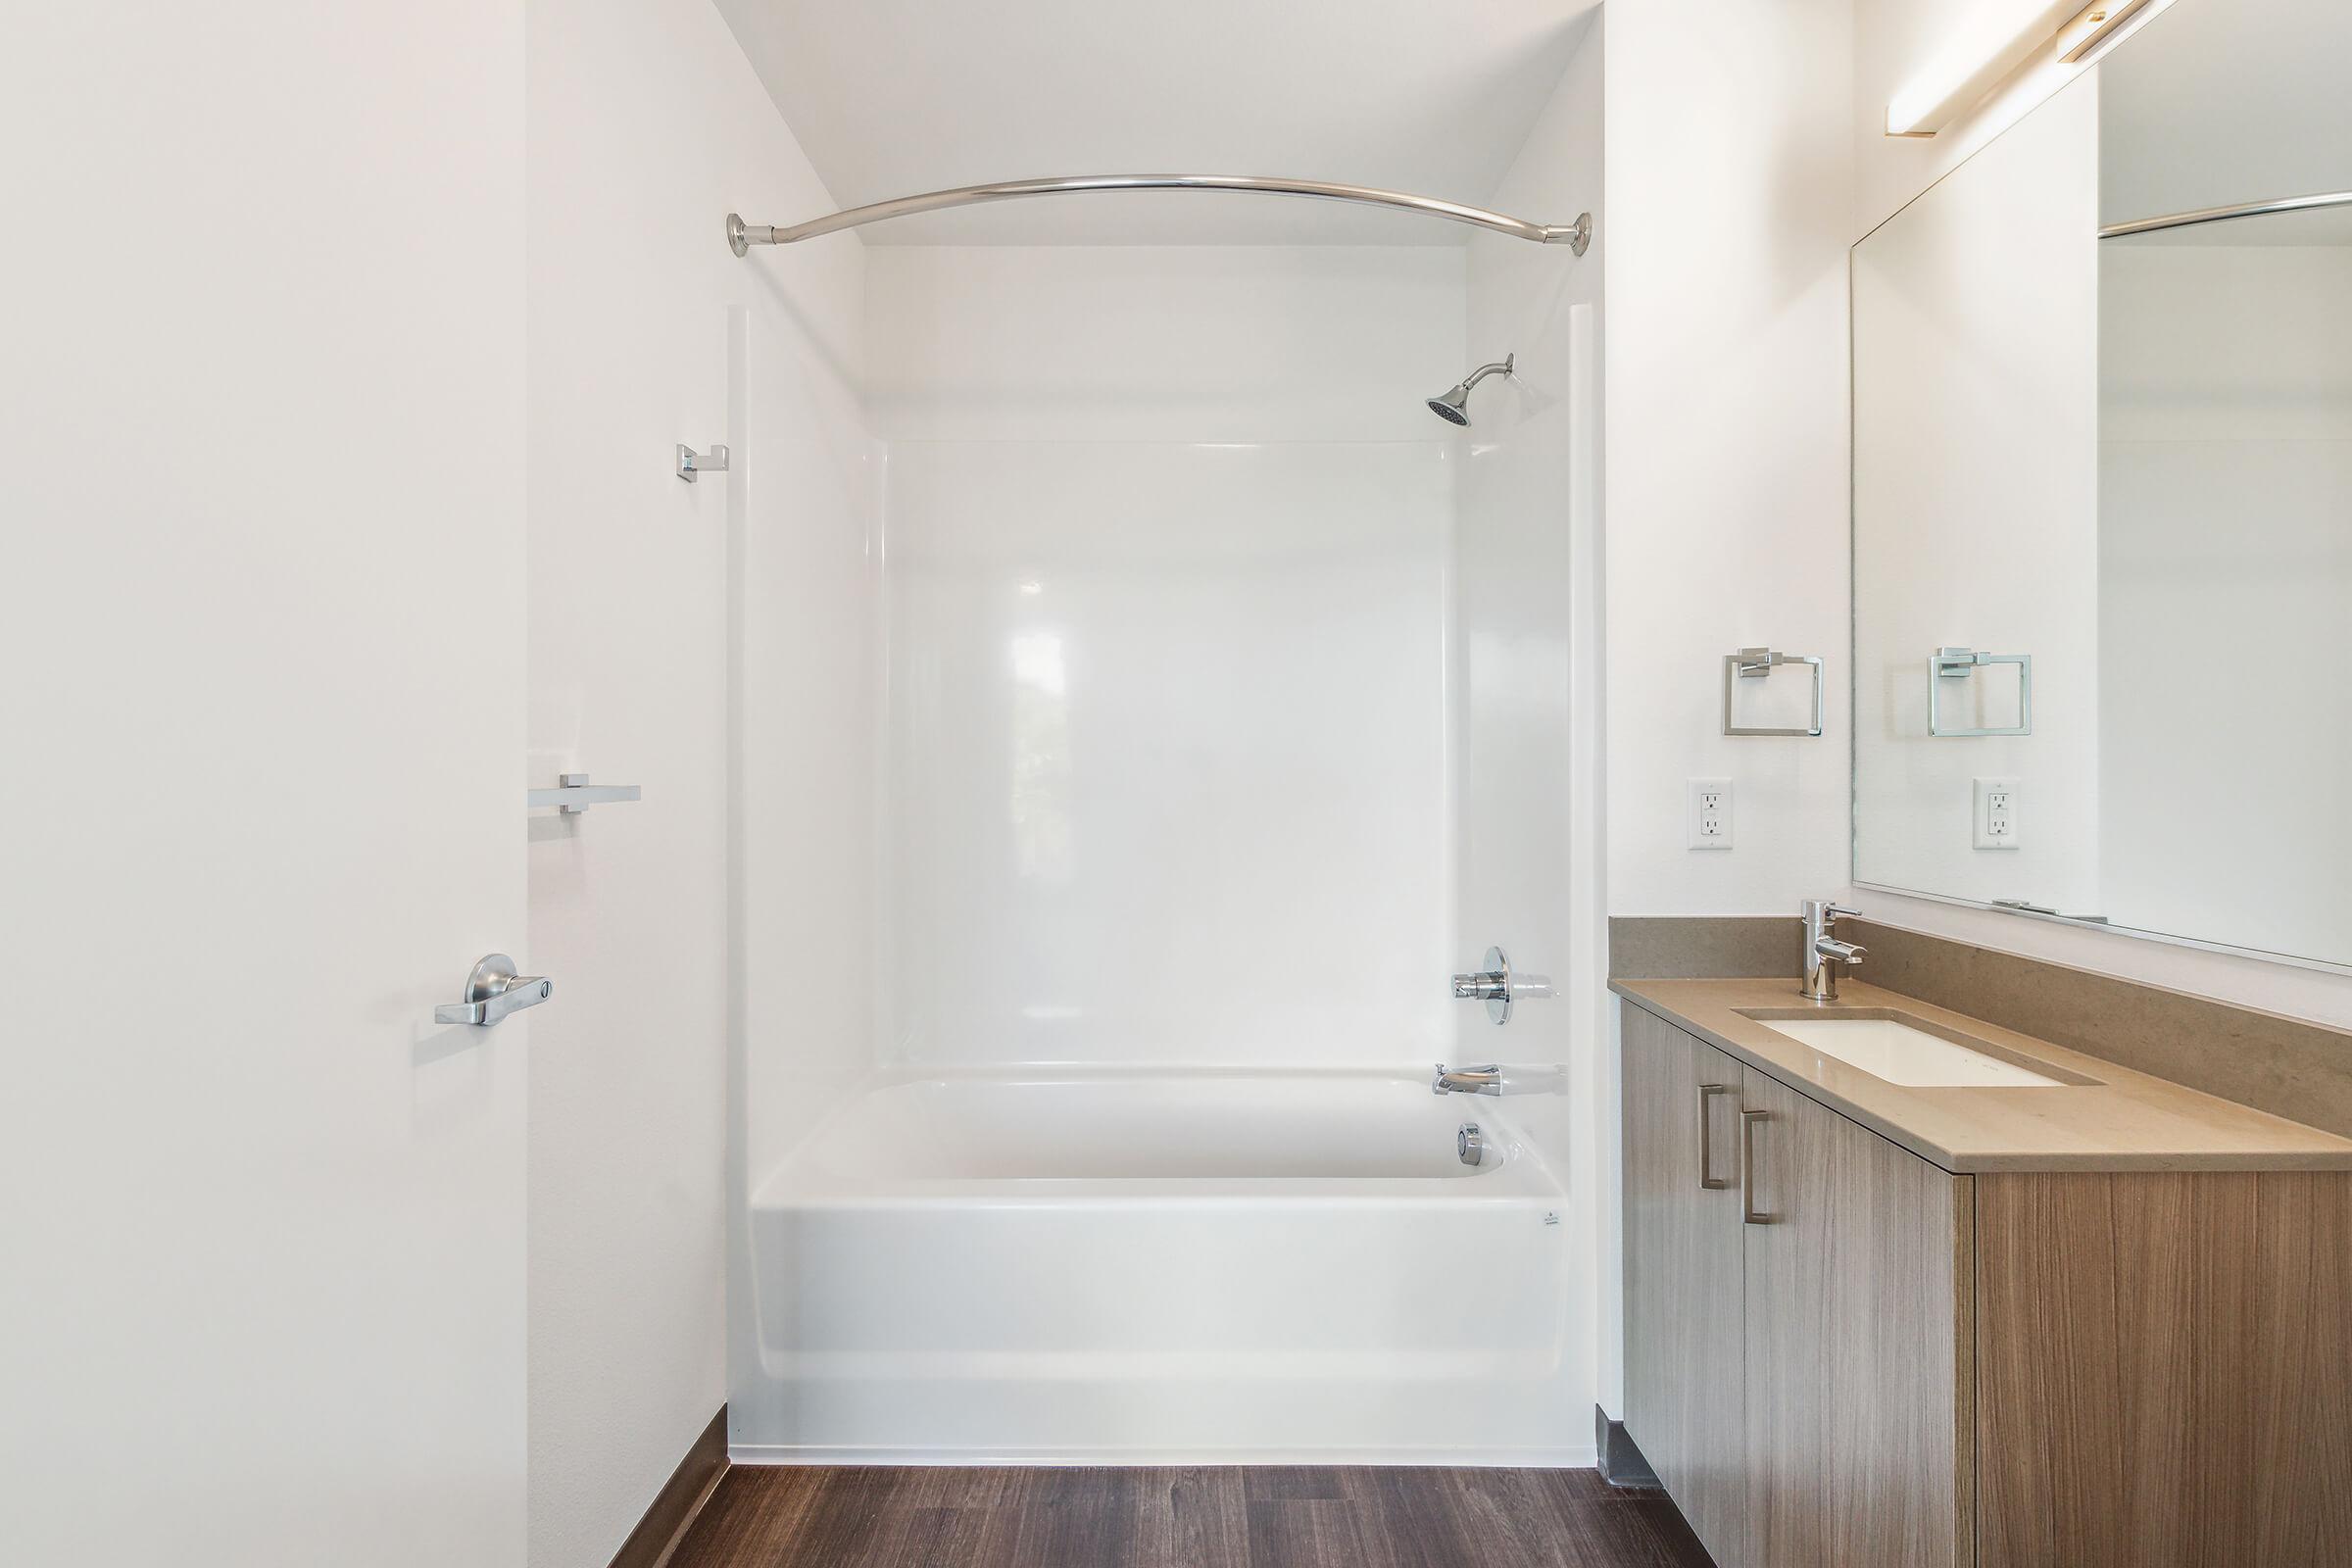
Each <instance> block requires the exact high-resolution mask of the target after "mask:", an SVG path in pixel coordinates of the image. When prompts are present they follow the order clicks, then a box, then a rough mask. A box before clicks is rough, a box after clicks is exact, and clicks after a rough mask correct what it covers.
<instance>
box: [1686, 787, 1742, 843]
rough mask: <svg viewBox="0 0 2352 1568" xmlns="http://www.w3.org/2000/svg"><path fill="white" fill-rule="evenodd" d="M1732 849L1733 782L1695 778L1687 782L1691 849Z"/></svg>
mask: <svg viewBox="0 0 2352 1568" xmlns="http://www.w3.org/2000/svg"><path fill="white" fill-rule="evenodd" d="M1731 847H1732V781H1731V780H1730V779H1728V778H1694V779H1692V780H1691V848H1692V849H1694V850H1728V849H1730V848H1731Z"/></svg>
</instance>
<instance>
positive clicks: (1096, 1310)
mask: <svg viewBox="0 0 2352 1568" xmlns="http://www.w3.org/2000/svg"><path fill="white" fill-rule="evenodd" d="M1527 1103H1530V1102H1528V1101H1522V1100H1519V1099H1515V1098H1506V1099H1492V1098H1485V1097H1473V1096H1466V1095H1448V1096H1446V1097H1444V1098H1443V1099H1441V1098H1439V1097H1438V1096H1435V1095H1432V1094H1431V1093H1430V1090H1429V1081H1428V1072H1427V1069H1422V1070H1420V1071H1419V1072H1418V1073H1410V1074H1408V1073H1405V1072H1403V1071H1397V1072H1346V1071H1323V1072H1317V1071H1282V1072H1242V1071H1224V1070H1185V1071H1160V1072H1148V1073H1147V1072H1128V1073H1107V1072H1103V1071H1099V1070H1095V1069H1087V1070H1084V1071H1063V1070H1059V1069H1024V1070H1021V1071H1018V1072H1005V1073H991V1074H972V1075H956V1076H947V1077H939V1076H933V1077H923V1078H918V1079H910V1080H906V1081H900V1082H894V1083H887V1084H882V1085H878V1086H877V1087H875V1088H873V1089H872V1090H871V1091H870V1092H868V1093H866V1094H864V1095H862V1096H860V1097H858V1099H855V1100H853V1101H850V1102H848V1103H845V1104H843V1105H842V1106H840V1107H839V1108H838V1109H837V1110H836V1111H835V1112H834V1113H833V1114H832V1115H831V1116H830V1117H828V1118H827V1120H826V1121H825V1122H824V1123H823V1124H822V1126H821V1127H820V1128H819V1129H818V1131H817V1132H816V1133H815V1134H814V1135H812V1136H811V1137H810V1138H809V1141H808V1142H807V1143H806V1144H804V1145H803V1146H802V1147H801V1148H800V1149H799V1150H798V1151H796V1152H794V1153H793V1155H792V1156H791V1157H790V1158H789V1159H788V1160H787V1161H786V1162H785V1163H784V1164H783V1166H782V1167H781V1168H780V1169H778V1170H776V1171H775V1172H774V1173H773V1174H772V1175H771V1176H770V1177H769V1179H768V1180H767V1181H765V1182H764V1183H762V1184H761V1186H760V1189H759V1191H758V1192H757V1193H756V1194H755V1196H754V1198H753V1201H752V1205H751V1229H752V1238H751V1243H752V1296H753V1299H754V1302H755V1317H756V1321H757V1329H758V1347H759V1348H758V1355H759V1362H760V1374H761V1375H760V1377H759V1378H758V1379H756V1380H755V1382H756V1384H757V1386H756V1387H754V1388H752V1389H748V1390H747V1389H745V1388H744V1387H743V1386H742V1382H741V1380H740V1379H739V1380H738V1385H737V1390H736V1395H737V1403H736V1408H735V1411H734V1415H733V1420H734V1434H733V1436H734V1452H735V1457H736V1458H737V1459H739V1460H745V1461H750V1462H758V1461H761V1460H767V1461H789V1460H811V1461H840V1460H884V1459H889V1460H900V1461H921V1460H943V1461H952V1460H998V1461H1006V1460H1037V1461H1046V1460H1066V1461H1073V1462H1085V1461H1092V1462H1110V1463H1118V1462H1134V1463H1171V1462H1204V1461H1208V1460H1222V1461H1228V1462H1249V1461H1307V1460H1315V1461H1326V1462H1331V1461H1341V1460H1355V1461H1361V1462H1384V1461H1385V1462H1397V1463H1416V1462H1434V1461H1439V1460H1443V1461H1444V1462H1446V1463H1454V1464H1460V1463H1477V1462H1488V1463H1496V1464H1545V1463H1562V1462H1567V1460H1568V1457H1569V1456H1570V1455H1571V1454H1573V1453H1575V1452H1577V1451H1578V1450H1580V1448H1582V1447H1583V1446H1585V1445H1587V1444H1589V1443H1590V1422H1591V1412H1590V1411H1579V1410H1574V1409H1570V1408H1566V1407H1565V1406H1566V1399H1567V1397H1566V1394H1565V1392H1564V1387H1563V1379H1562V1358H1563V1354H1564V1349H1565V1347H1564V1345H1563V1340H1564V1335H1565V1326H1566V1323H1567V1320H1568V1299H1567V1297H1568V1280H1567V1277H1566V1255H1567V1253H1566V1230H1565V1227H1563V1226H1562V1225H1561V1224H1559V1223H1558V1217H1559V1216H1558V1210H1559V1208H1560V1203H1561V1194H1560V1188H1559V1184H1558V1182H1557V1181H1556V1180H1555V1179H1554V1177H1553V1175H1552V1173H1551V1171H1550V1170H1549V1169H1548V1168H1547V1167H1546V1165H1545V1164H1544V1161H1543V1159H1542V1158H1540V1157H1539V1156H1538V1154H1537V1153H1536V1152H1535V1151H1534V1150H1533V1149H1532V1148H1530V1147H1528V1146H1527V1145H1526V1144H1525V1143H1524V1142H1523V1141H1522V1140H1521V1139H1520V1138H1519V1137H1518V1135H1517V1133H1516V1131H1515V1126H1516V1124H1515V1122H1514V1118H1513V1114H1512V1113H1513V1111H1514V1110H1515V1109H1517V1108H1519V1107H1521V1106H1523V1105H1525V1104H1527ZM1465 1121H1474V1122H1476V1123H1478V1124H1479V1127H1480V1129H1481V1130H1482V1132H1483V1133H1484V1134H1485V1135H1486V1137H1487V1139H1488V1141H1489V1144H1490V1152H1489V1153H1488V1156H1487V1162H1486V1163H1485V1164H1484V1165H1483V1166H1482V1167H1480V1168H1478V1169H1476V1170H1473V1169H1471V1168H1469V1167H1467V1166H1465V1165H1464V1164H1462V1163H1461V1161H1460V1160H1459V1158H1458V1157H1457V1154H1456V1132H1457V1129H1458V1128H1459V1127H1460V1125H1461V1124H1462V1123H1463V1122H1465Z"/></svg>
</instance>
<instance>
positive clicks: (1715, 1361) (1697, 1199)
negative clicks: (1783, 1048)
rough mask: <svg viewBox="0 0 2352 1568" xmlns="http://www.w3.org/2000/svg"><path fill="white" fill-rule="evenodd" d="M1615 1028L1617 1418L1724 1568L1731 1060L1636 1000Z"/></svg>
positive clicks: (1733, 1181)
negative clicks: (1619, 1238) (1621, 1378)
mask: <svg viewBox="0 0 2352 1568" xmlns="http://www.w3.org/2000/svg"><path fill="white" fill-rule="evenodd" d="M1623 1033H1624V1042H1625V1046H1624V1075H1623V1084H1624V1106H1625V1113H1624V1124H1625V1426H1626V1430H1627V1431H1628V1432H1629V1433H1631V1434H1632V1435H1633V1439H1634V1442H1635V1443H1637V1444H1639V1445H1640V1446H1641V1448H1642V1456H1643V1457H1644V1458H1646V1459H1648V1460H1649V1462H1650V1466H1651V1468H1653V1469H1654V1470H1656V1471H1657V1473H1658V1479H1659V1480H1661V1481H1663V1482H1664V1483H1665V1484H1666V1490H1667V1491H1668V1492H1670V1493H1671V1494H1673V1496H1674V1500H1675V1502H1676V1503H1677V1504H1679V1505H1680V1506H1681V1508H1682V1510H1683V1516H1684V1517H1685V1518H1687V1519H1688V1520H1690V1521H1691V1529H1693V1530H1695V1531H1696V1532H1697V1533H1698V1538H1699V1540H1700V1541H1701V1542H1703V1543H1705V1544H1706V1547H1707V1550H1708V1551H1709V1552H1711V1553H1713V1555H1714V1557H1715V1560H1716V1561H1717V1562H1718V1563H1720V1564H1723V1565H1724V1568H1734V1565H1736V1564H1737V1563H1738V1562H1739V1561H1740V1555H1739V1545H1740V1514H1741V1506H1742V1494H1743V1492H1744V1490H1745V1487H1746V1477H1745V1472H1744V1469H1743V1465H1742V1461H1741V1457H1740V1445H1741V1442H1742V1437H1741V1430H1740V1268H1741V1260H1740V1192H1739V1184H1738V1172H1737V1169H1736V1166H1735V1159H1736V1157H1737V1137H1736V1129H1737V1127H1738V1125H1739V1120H1740V1094H1739V1091H1740V1065H1739V1063H1738V1062H1735V1061H1734V1060H1732V1058H1731V1057H1729V1056H1727V1055H1725V1054H1723V1053H1721V1052H1719V1051H1717V1050H1715V1049H1714V1048H1713V1047H1712V1046H1709V1045H1707V1044H1705V1043H1704V1042H1702V1041H1700V1040H1698V1039H1697V1038H1695V1037H1694V1036H1691V1035H1688V1034H1685V1033H1684V1032H1683V1031H1682V1030H1680V1029H1677V1028H1675V1027H1674V1026H1673V1025H1672V1024H1669V1023H1666V1022H1664V1021H1662V1020H1661V1019H1658V1018H1656V1017H1654V1016H1652V1015H1651V1014H1649V1013H1646V1012H1643V1011H1642V1009H1641V1008H1639V1007H1634V1006H1628V1007H1626V1008H1625V1011H1624V1030H1623ZM1702 1128H1703V1129H1704V1130H1705V1132H1704V1136H1703V1141H1702ZM1708 1183H1713V1184H1715V1185H1712V1186H1710V1185H1707V1184H1708Z"/></svg>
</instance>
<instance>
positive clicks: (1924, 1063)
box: [1756, 1018, 2064, 1089]
mask: <svg viewBox="0 0 2352 1568" xmlns="http://www.w3.org/2000/svg"><path fill="white" fill-rule="evenodd" d="M1756 1021H1757V1022H1758V1023H1761V1024H1763V1025H1764V1027H1765V1028H1767V1029H1772V1030H1776V1031H1778V1032H1779V1033H1781V1034H1785V1035H1787V1036H1788V1037H1789V1039H1791V1040H1795V1041H1799V1042H1801V1043H1802V1044H1804V1045H1807V1046H1810V1047H1812V1048H1813V1049H1814V1050H1815V1051H1818V1052H1820V1053H1821V1054H1823V1055H1825V1056H1835V1057H1837V1058H1838V1060H1839V1061H1842V1062H1844V1063H1845V1064H1846V1065H1847V1066H1849V1067H1859V1068H1861V1069H1862V1070H1863V1071H1864V1072H1866V1073H1869V1074H1870V1075H1871V1076H1872V1077H1874V1078H1884V1079H1886V1080H1887V1082H1888V1083H1890V1084H1902V1085H1904V1086H1906V1087H1908V1088H1912V1089H2058V1088H2062V1087H2064V1086H2063V1085H2062V1084H2060V1083H2059V1081H2058V1080H2057V1079H2055V1078H2049V1077H2045V1076H2043V1075H2042V1074H2040V1073H2037V1072H2035V1071H2034V1070H2033V1069H2032V1068H2030V1067H2020V1066H2019V1065H2018V1064H2017V1063H2015V1062H2013V1061H2003V1060H2002V1059H2001V1058H2000V1057H1998V1056H1987V1055H1986V1054H1985V1053H1983V1052H1981V1051H1971V1050H1969V1049H1968V1047H1966V1046H1963V1045H1961V1044H1959V1043H1958V1042H1956V1041H1951V1040H1946V1039H1944V1038H1943V1037H1942V1036H1941V1035H1932V1034H1929V1033H1928V1032H1927V1031H1926V1030H1924V1029H1914V1028H1912V1027H1911V1026H1910V1025H1909V1024H1907V1023H1901V1022H1898V1021H1896V1020H1895V1019H1892V1018H1759V1019H1757V1020H1756Z"/></svg>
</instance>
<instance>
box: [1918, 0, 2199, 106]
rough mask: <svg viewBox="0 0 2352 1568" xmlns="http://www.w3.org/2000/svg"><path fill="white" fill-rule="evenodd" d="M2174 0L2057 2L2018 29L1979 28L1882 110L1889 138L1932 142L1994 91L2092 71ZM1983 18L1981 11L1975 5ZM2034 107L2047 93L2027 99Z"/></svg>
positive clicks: (1955, 42) (1956, 42) (2053, 84)
mask: <svg viewBox="0 0 2352 1568" xmlns="http://www.w3.org/2000/svg"><path fill="white" fill-rule="evenodd" d="M2172 3H2173V0H2092V4H2090V5H2087V6H2082V5H2079V4H2077V0H2058V3H2056V4H2054V5H2044V6H2040V7H2037V8H2036V9H2034V11H2033V12H2032V14H2031V15H2030V16H2028V17H2027V19H2026V21H2025V24H2024V25H2022V26H2016V27H1996V28H1991V29H1986V28H1984V27H1980V28H1979V29H1978V30H1977V31H1976V32H1974V33H1971V34H1966V35H1963V36H1962V37H1959V38H1956V39H1954V40H1953V42H1952V44H1951V46H1950V47H1949V48H1947V49H1946V50H1945V51H1944V52H1943V53H1942V54H1941V55H1940V56H1939V57H1938V58H1937V59H1936V61H1935V62H1934V63H1933V64H1932V65H1930V67H1929V68H1928V69H1927V70H1925V71H1923V72H1922V73H1920V74H1919V75H1918V76H1917V77H1915V78H1914V79H1913V80H1911V81H1910V82H1908V83H1907V84H1905V86H1904V87H1903V89H1902V90H1901V91H1900V92H1898V93H1896V94H1895V95H1894V98H1893V100H1892V101H1891V102H1889V103H1888V104H1887V135H1889V136H1933V135H1936V133H1937V132H1938V131H1941V130H1944V129H1945V128H1947V127H1948V126H1950V125H1951V124H1952V123H1953V122H1955V121H1957V120H1958V119H1960V117H1961V116H1962V115H1964V114H1966V113H1967V112H1968V111H1969V110H1971V109H1973V108H1975V107H1976V106H1977V105H1978V104H1980V103H1982V102H1983V101H1984V100H1985V98H1986V97H1987V96H1988V95H1989V94H1990V93H1991V92H1992V91H1993V90H1994V89H1995V88H1997V87H2000V86H2003V85H2005V84H2008V83H2010V82H2013V81H2020V80H2023V79H2024V78H2025V77H2026V76H2028V75H2029V74H2033V75H2048V76H2050V77H2052V78H2053V79H2052V80H2051V81H2050V82H2049V91H2051V92H2054V91H2056V90H2057V88H2058V86H2059V85H2060V79H2059V78H2063V77H2069V76H2072V75H2074V74H2076V73H2080V72H2082V71H2084V70H2087V69H2088V68H2089V67H2091V66H2092V65H2095V64H2096V63H2097V62H2098V60H2099V57H2100V56H2102V55H2104V54H2106V53H2107V51H2108V50H2110V49H2112V48H2114V47H2115V46H2116V45H2117V44H2119V43H2121V42H2123V41H2124V39H2125V38H2127V37H2129V36H2131V33H2133V32H2135V31H2137V30H2138V29H2139V27H2140V26H2141V25H2144V24H2145V23H2146V22H2148V21H2149V19H2151V18H2153V17H2154V16H2155V15H2156V14H2157V13H2158V12H2160V11H2162V10H2164V9H2165V8H2166V7H2167V6H2169V5H2171V4H2172ZM1979 9H1980V11H1982V9H1983V4H1982V0H1980V7H1979ZM2030 96H2031V97H2032V99H2033V101H2034V102H2039V101H2040V100H2041V99H2042V98H2044V97H2047V96H2048V93H2047V92H2043V93H2035V94H2032V95H2030Z"/></svg>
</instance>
